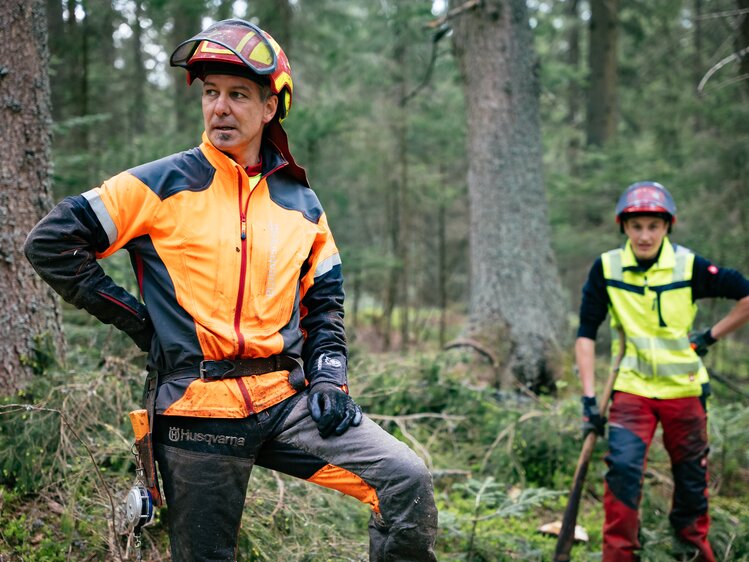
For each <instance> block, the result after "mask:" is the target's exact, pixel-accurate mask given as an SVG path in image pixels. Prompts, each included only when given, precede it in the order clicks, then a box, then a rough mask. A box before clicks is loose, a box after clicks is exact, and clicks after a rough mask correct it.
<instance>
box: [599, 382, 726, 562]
mask: <svg viewBox="0 0 749 562" xmlns="http://www.w3.org/2000/svg"><path fill="white" fill-rule="evenodd" d="M658 422H660V423H661V425H662V426H663V444H664V445H665V447H666V450H667V451H668V454H669V457H670V458H671V469H672V471H673V477H674V495H673V504H672V508H671V513H670V515H669V520H670V522H671V525H672V527H673V528H674V530H675V531H676V534H677V536H679V538H680V539H682V540H683V541H684V542H686V543H688V544H691V545H693V546H694V547H695V548H697V549H698V550H699V553H700V557H699V558H698V560H699V561H701V562H715V557H714V555H713V551H712V549H711V548H710V543H709V542H708V540H707V533H708V529H709V527H710V518H709V516H708V512H707V452H708V446H707V415H706V412H705V405H704V402H703V400H701V399H700V397H692V398H675V399H665V400H661V399H655V398H645V397H643V396H637V395H634V394H628V393H626V392H616V393H615V394H614V399H613V403H612V405H611V409H610V412H609V452H608V454H607V455H606V464H608V467H609V470H608V472H607V473H606V483H605V495H604V501H603V503H604V510H605V522H604V526H603V562H630V561H636V560H639V557H638V551H639V549H640V541H639V538H638V534H639V514H638V508H639V505H640V498H641V495H642V480H643V474H644V471H645V465H646V458H647V453H648V449H649V448H650V443H651V442H652V440H653V435H654V434H655V429H656V426H657V425H658Z"/></svg>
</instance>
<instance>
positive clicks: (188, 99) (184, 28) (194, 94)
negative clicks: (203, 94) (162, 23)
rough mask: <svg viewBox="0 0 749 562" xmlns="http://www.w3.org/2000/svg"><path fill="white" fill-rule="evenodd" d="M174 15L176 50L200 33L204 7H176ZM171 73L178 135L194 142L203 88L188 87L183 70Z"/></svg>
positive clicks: (173, 40)
mask: <svg viewBox="0 0 749 562" xmlns="http://www.w3.org/2000/svg"><path fill="white" fill-rule="evenodd" d="M172 13H173V14H174V20H173V21H174V27H173V30H172V48H174V47H176V46H177V45H179V44H180V43H181V42H182V41H185V40H187V39H189V38H190V37H192V36H193V35H195V34H196V33H198V31H200V29H201V25H200V20H201V17H202V15H203V14H202V5H201V3H200V2H191V3H190V4H189V7H188V6H185V7H179V6H175V8H174V10H173V12H172ZM170 54H171V53H170ZM171 73H172V77H173V78H174V84H173V87H174V95H173V99H174V114H175V116H176V123H177V127H176V128H177V135H178V136H186V137H188V138H190V140H193V139H192V137H191V136H190V135H192V134H194V131H195V124H196V123H201V122H202V118H201V117H200V116H199V113H196V111H197V110H198V109H199V108H200V102H199V100H198V99H197V98H198V97H199V95H200V90H201V88H199V87H197V86H193V87H191V88H188V87H187V84H186V82H185V80H186V78H185V70H184V69H183V68H172V69H171Z"/></svg>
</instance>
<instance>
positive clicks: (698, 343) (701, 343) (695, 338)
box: [689, 328, 718, 357]
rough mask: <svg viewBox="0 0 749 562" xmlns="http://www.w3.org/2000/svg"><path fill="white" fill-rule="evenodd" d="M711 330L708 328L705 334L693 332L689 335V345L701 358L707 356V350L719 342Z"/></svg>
mask: <svg viewBox="0 0 749 562" xmlns="http://www.w3.org/2000/svg"><path fill="white" fill-rule="evenodd" d="M711 330H712V328H708V329H707V330H705V331H704V332H692V333H691V334H689V343H690V344H691V346H692V349H694V352H695V353H696V354H697V355H699V356H700V357H704V356H705V355H707V351H708V350H707V348H708V347H710V346H711V345H713V344H714V343H715V342H716V341H718V340H716V339H715V338H714V337H713V334H712V333H711Z"/></svg>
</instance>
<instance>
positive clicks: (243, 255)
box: [234, 168, 255, 415]
mask: <svg viewBox="0 0 749 562" xmlns="http://www.w3.org/2000/svg"><path fill="white" fill-rule="evenodd" d="M242 184H243V182H242V172H240V171H239V169H238V168H237V185H238V187H239V189H238V190H237V191H238V193H239V202H238V205H239V238H240V242H241V244H240V247H241V251H240V253H239V259H240V260H241V261H240V266H239V289H238V290H237V304H236V306H235V308H234V331H235V333H236V334H237V355H236V359H241V358H242V355H243V354H244V347H245V340H244V335H243V334H242V326H241V320H242V302H243V301H244V291H245V278H246V277H247V209H248V208H249V206H250V197H251V196H252V193H250V194H249V195H248V196H247V203H246V204H245V205H244V207H242ZM235 380H236V381H237V386H238V387H239V391H240V392H241V393H242V398H243V399H244V403H245V406H246V408H247V414H248V415H250V414H254V413H255V407H254V406H253V404H252V397H251V396H250V391H249V390H248V388H247V385H245V383H244V381H243V380H242V378H241V377H240V378H237V379H235Z"/></svg>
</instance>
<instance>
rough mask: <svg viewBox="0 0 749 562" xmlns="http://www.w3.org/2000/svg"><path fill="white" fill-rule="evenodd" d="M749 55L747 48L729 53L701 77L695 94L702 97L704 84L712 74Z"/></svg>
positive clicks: (748, 48)
mask: <svg viewBox="0 0 749 562" xmlns="http://www.w3.org/2000/svg"><path fill="white" fill-rule="evenodd" d="M747 53H749V47H744V48H743V49H741V50H740V51H736V52H735V53H731V54H730V55H728V56H727V57H726V58H724V59H722V60H719V61H718V62H717V63H715V64H714V65H713V66H712V67H711V68H710V69H709V70H708V71H707V72H706V73H705V75H704V76H703V77H702V80H700V83H699V84H698V85H697V94H699V95H702V91H703V90H704V88H705V84H707V81H708V80H710V78H711V77H712V75H713V74H715V73H716V72H718V71H719V70H720V69H721V68H723V67H724V66H726V65H727V64H728V63H730V62H733V61H735V60H740V59H741V58H743V57H744V55H746V54H747Z"/></svg>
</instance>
